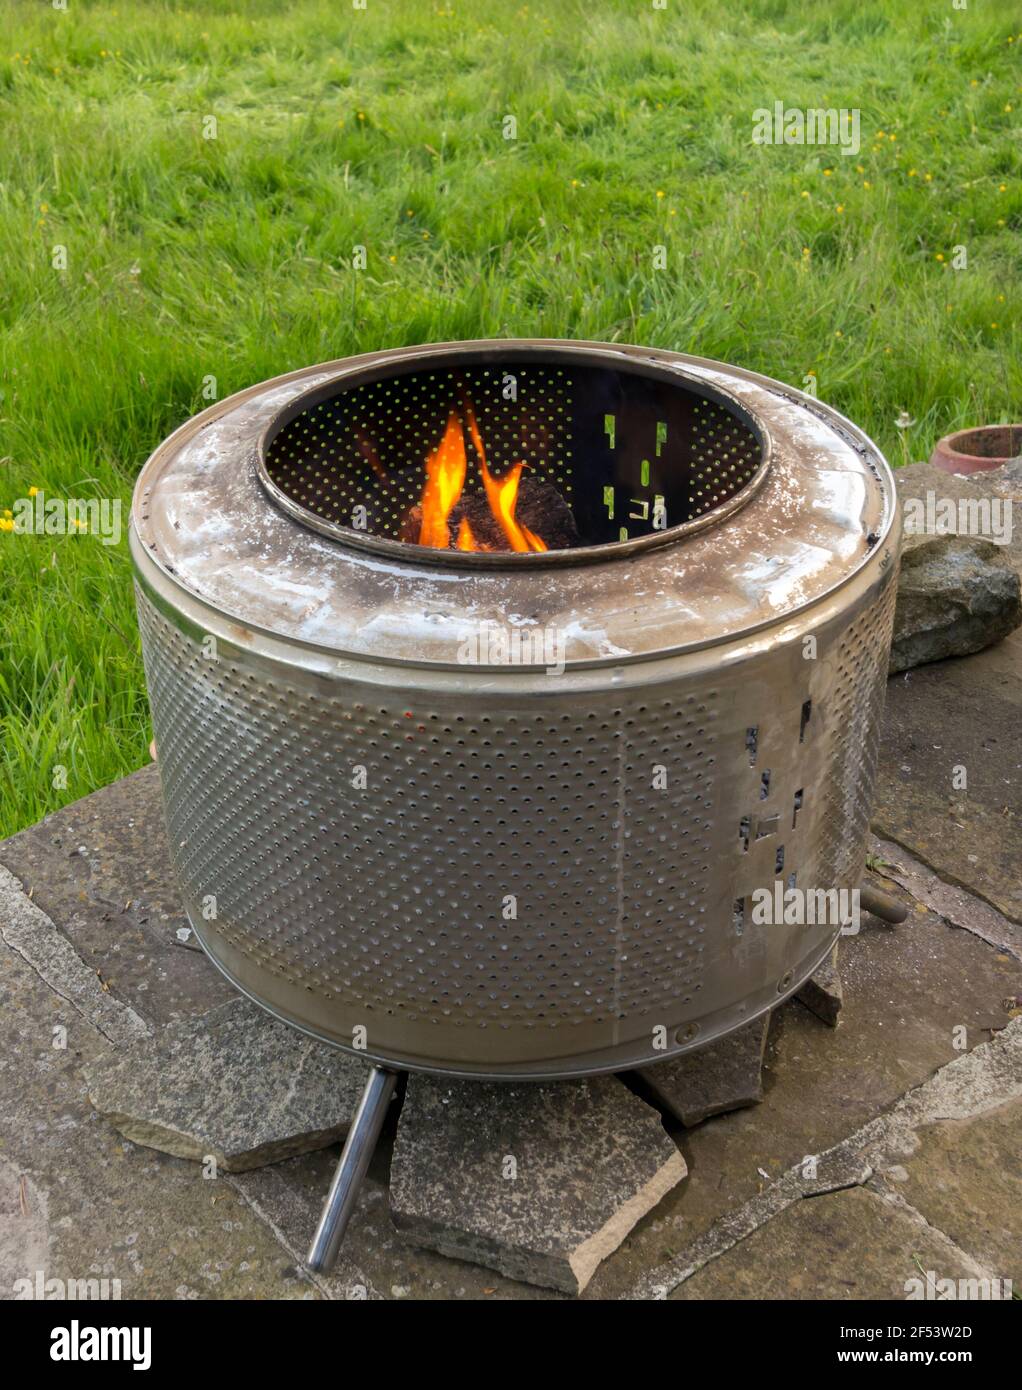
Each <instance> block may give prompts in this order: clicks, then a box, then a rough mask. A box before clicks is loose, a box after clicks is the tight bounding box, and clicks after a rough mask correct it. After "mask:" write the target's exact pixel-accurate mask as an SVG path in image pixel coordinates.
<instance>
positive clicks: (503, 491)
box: [419, 399, 547, 553]
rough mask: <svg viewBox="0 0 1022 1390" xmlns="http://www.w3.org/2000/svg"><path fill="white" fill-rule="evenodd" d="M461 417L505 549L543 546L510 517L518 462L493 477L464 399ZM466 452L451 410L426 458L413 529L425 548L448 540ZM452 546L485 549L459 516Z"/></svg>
mask: <svg viewBox="0 0 1022 1390" xmlns="http://www.w3.org/2000/svg"><path fill="white" fill-rule="evenodd" d="M464 411H465V419H466V421H467V423H468V432H469V434H470V436H471V438H472V443H473V445H474V446H475V451H476V453H477V454H478V456H479V467H480V471H481V472H482V478H483V488H484V489H485V493H486V500H487V502H488V503H489V505H490V511H491V512H492V513H493V517H494V520H495V521H496V522H497V524H498V525H499V527H500V529H501V531H502V532H503V533H504V535H505V537H506V538H507V542H508V544H509V545H510V547H511V549H512V550H514V551H518V552H521V553H524V552H526V551H530V550H531V551H537V550H546V549H547V546H546V544H545V543H544V541H543V540H541V539H540V537H539V536H537V535H535V533H534V532H532V531H530V530H529V528H528V527H527V526H523V525H521V523H520V522H519V521H517V520H516V519H515V507H516V506H517V503H518V488H519V485H520V484H521V480H522V469H523V468H524V467H525V464H524V463H516V464H514V465H513V466H512V467H511V468H509V469H508V471H507V472H506V473H505V474H504V476H503V477H502V478H495V477H494V476H493V474H492V473H491V472H490V470H489V468H488V467H487V466H486V450H485V449H484V447H483V439H482V435H481V434H480V433H479V426H478V424H477V423H476V417H475V411H474V410H473V409H472V404H471V402H470V401H468V400H467V399H466V400H465V402H464ZM466 472H467V455H466V452H465V431H464V429H463V428H462V424H461V419H460V418H459V415H458V412H457V411H456V410H454V409H452V410H451V413H450V415H449V416H448V418H447V428H446V429H445V430H444V436H443V438H442V439H441V441H440V444H439V446H438V447H437V448H436V449H435V450H434V451H433V452H432V453H431V454H428V455H427V456H426V485H425V487H424V488H423V490H422V498H421V503H420V505H421V508H422V525H421V527H420V529H419V544H420V545H428V546H431V547H432V548H433V549H434V550H447V549H448V548H449V546H450V544H451V528H450V521H449V518H450V515H451V512H452V511H453V510H454V508H455V507H456V506H457V504H458V500H459V499H460V497H461V494H462V491H463V489H464V486H465V475H466ZM455 548H456V549H457V550H477V551H478V550H488V549H489V548H490V547H489V546H486V545H482V544H480V542H479V541H477V539H476V537H475V536H474V534H473V532H472V527H471V526H470V525H469V522H468V518H467V517H462V519H461V522H460V524H459V526H458V535H457V539H456V541H455Z"/></svg>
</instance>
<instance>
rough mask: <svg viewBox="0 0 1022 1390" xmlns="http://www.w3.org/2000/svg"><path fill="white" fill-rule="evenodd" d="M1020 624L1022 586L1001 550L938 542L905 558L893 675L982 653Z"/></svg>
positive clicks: (967, 541) (968, 541) (972, 542)
mask: <svg viewBox="0 0 1022 1390" xmlns="http://www.w3.org/2000/svg"><path fill="white" fill-rule="evenodd" d="M1020 623H1022V586H1020V583H1019V576H1018V573H1017V572H1016V571H1015V569H1014V568H1013V567H1012V565H1011V564H1010V563H1009V561H1008V559H1007V558H1006V557H1005V556H1004V555H1003V554H1002V553H1001V550H1000V548H999V547H998V546H996V545H994V544H992V542H990V541H985V540H976V539H973V538H971V537H964V536H937V537H932V538H931V539H929V540H928V541H926V542H925V543H924V544H920V545H916V546H913V547H912V548H910V549H909V550H908V551H907V552H906V553H905V554H904V555H903V556H902V560H901V577H900V579H899V581H898V601H897V607H896V608H895V613H894V639H893V643H892V646H891V663H890V671H891V674H894V673H895V672H897V671H907V670H908V669H909V668H910V667H912V666H921V665H923V663H925V662H928V661H942V660H943V659H944V658H945V657H949V656H967V655H968V654H969V653H970V652H978V651H981V650H982V649H983V648H984V647H988V646H990V645H991V644H992V643H994V642H999V641H1000V640H1001V639H1002V638H1003V637H1007V635H1008V634H1009V633H1010V632H1012V631H1014V629H1015V628H1016V627H1018V625H1019V624H1020Z"/></svg>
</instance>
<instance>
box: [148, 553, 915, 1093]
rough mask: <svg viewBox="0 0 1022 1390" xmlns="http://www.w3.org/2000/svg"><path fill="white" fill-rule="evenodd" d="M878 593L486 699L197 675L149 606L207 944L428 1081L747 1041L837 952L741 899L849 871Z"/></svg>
mask: <svg viewBox="0 0 1022 1390" xmlns="http://www.w3.org/2000/svg"><path fill="white" fill-rule="evenodd" d="M893 579H894V570H893V569H889V570H888V571H887V572H886V573H880V574H879V575H878V576H877V577H876V578H875V580H874V581H873V583H872V585H871V587H869V588H868V589H864V590H863V591H862V592H861V593H860V595H859V597H858V599H857V600H856V608H855V609H854V610H853V611H852V612H851V613H850V612H849V610H848V609H845V610H843V611H842V612H841V613H840V614H838V615H837V616H836V617H834V616H830V617H829V618H828V619H827V620H826V622H825V623H824V624H823V625H822V626H820V625H819V623H818V620H817V623H818V625H817V626H815V627H814V626H813V625H812V624H813V620H811V619H805V620H804V621H803V623H802V624H801V625H793V631H792V633H791V636H790V638H789V640H786V641H783V642H780V643H778V644H776V645H770V646H768V647H767V648H765V649H762V648H761V649H760V650H758V651H757V650H755V648H754V646H752V645H751V644H750V647H749V648H748V655H747V656H746V657H745V658H744V659H739V660H731V661H727V662H724V663H723V664H720V654H719V652H718V654H717V656H716V657H715V658H714V661H715V662H717V663H718V664H717V667H716V669H714V666H713V663H712V662H711V663H707V664H706V665H704V666H702V667H700V668H699V669H695V667H694V666H693V663H692V662H691V661H690V662H688V664H687V665H686V664H683V663H679V662H671V661H670V660H663V661H660V662H656V663H651V664H649V665H648V666H647V667H644V668H643V671H644V673H645V674H644V676H643V677H642V678H641V680H642V681H643V683H642V684H639V683H638V681H635V682H633V683H632V685H631V687H630V688H629V689H628V690H627V691H621V690H613V689H603V690H599V691H595V692H594V691H593V690H592V689H588V690H580V689H579V688H576V686H575V685H573V683H572V681H571V680H570V679H568V680H566V681H557V682H552V681H550V680H549V679H547V678H544V677H543V676H542V674H538V675H537V677H536V679H535V682H534V684H533V685H532V687H531V689H530V690H527V691H523V692H522V694H521V695H518V694H516V695H514V696H505V695H500V694H494V693H492V692H490V693H488V694H486V695H485V697H484V696H483V695H482V694H481V693H480V692H479V691H478V690H477V691H476V692H475V693H466V691H467V687H466V686H465V684H464V676H463V674H462V673H443V674H442V675H441V674H437V673H433V675H432V676H431V681H430V688H429V689H428V690H426V689H423V690H422V691H421V692H417V691H416V689H415V688H414V687H413V686H411V685H409V684H406V682H408V681H409V679H411V680H414V679H415V677H414V676H411V677H410V676H409V673H407V672H405V673H402V678H401V679H402V688H401V689H400V690H399V691H398V690H393V689H386V688H385V687H384V686H382V685H378V684H373V683H370V682H366V683H364V684H360V683H355V682H352V681H345V682H344V683H343V684H342V683H341V682H339V681H336V682H334V681H330V680H327V679H325V678H324V677H322V676H321V675H320V676H316V675H312V674H303V673H301V672H300V671H299V670H298V669H297V668H295V669H294V670H293V671H291V672H288V673H287V676H286V678H285V674H284V669H285V668H282V667H276V668H272V667H270V666H268V665H267V663H266V662H265V661H264V660H263V659H262V658H260V657H257V656H254V655H253V654H252V653H251V652H248V651H245V650H242V649H233V650H232V649H231V647H230V646H229V644H228V643H226V642H224V641H221V642H220V654H219V655H220V659H219V660H218V661H216V662H210V661H209V660H207V659H206V658H205V656H204V654H203V651H202V648H201V646H200V640H199V638H198V637H193V636H191V635H188V634H186V632H184V631H182V630H181V628H180V627H179V626H178V625H177V624H175V623H172V622H170V621H168V620H167V618H166V617H164V616H163V614H162V613H161V612H159V611H158V610H157V608H156V607H155V606H154V605H153V603H152V602H151V601H150V598H149V597H148V596H147V594H146V593H145V592H144V591H143V590H142V589H141V588H139V590H138V605H139V616H140V623H141V630H142V640H143V652H144V657H145V665H146V675H147V679H148V682H149V688H150V692H151V698H152V707H153V716H154V724H155V731H156V741H157V745H158V750H159V767H160V775H161V778H162V781H163V787H164V793H165V798H166V808H167V817H168V829H169V836H170V843H171V848H172V853H173V856H174V860H175V864H176V868H177V870H178V873H179V876H180V880H181V883H182V885H183V889H184V894H185V901H186V906H187V907H188V910H189V914H190V916H191V919H192V921H193V923H194V924H195V928H196V931H197V932H199V933H200V935H201V936H202V939H203V941H204V943H205V945H206V946H207V949H209V951H210V952H211V954H212V955H213V956H214V958H215V959H217V960H218V961H219V963H220V964H221V965H222V966H223V967H224V968H225V969H226V970H227V971H228V973H229V974H231V975H232V977H233V978H234V979H235V980H236V982H237V983H239V984H240V985H241V986H242V987H243V988H246V987H247V988H250V989H251V990H252V992H253V993H257V994H258V995H259V996H260V998H261V999H262V1001H263V1002H265V1003H267V1004H269V1005H270V1006H271V1007H273V1008H275V1009H276V1010H278V1011H279V1012H280V1013H281V1014H283V1015H284V1016H286V1017H288V1018H289V1019H291V1020H292V1021H294V1022H297V1023H299V1024H300V1025H302V1026H305V1027H308V1028H310V1029H311V1030H313V1031H315V1032H317V1033H319V1034H321V1035H323V1036H326V1037H329V1038H331V1039H332V1040H334V1041H338V1042H340V1043H342V1044H348V1045H350V1044H351V1042H352V1037H353V1033H352V1030H353V1029H355V1028H357V1027H360V1026H364V1027H365V1028H366V1029H367V1030H368V1047H367V1052H368V1054H369V1055H371V1056H378V1057H381V1058H383V1059H385V1060H390V1061H393V1062H407V1061H409V1060H410V1061H412V1062H413V1064H416V1065H420V1066H431V1067H432V1068H434V1069H435V1070H438V1071H444V1070H448V1071H455V1072H461V1073H463V1074H468V1073H478V1074H490V1075H523V1076H524V1075H558V1074H561V1075H565V1074H571V1073H574V1072H581V1071H592V1070H597V1069H608V1070H610V1069H620V1068H622V1067H624V1066H629V1065H636V1064H640V1063H642V1062H643V1061H651V1060H656V1058H657V1057H658V1056H660V1055H662V1054H661V1053H660V1052H658V1051H657V1050H655V1048H654V1042H653V1038H654V1029H655V1028H657V1027H658V1026H665V1027H667V1028H668V1030H669V1034H670V1045H671V1047H672V1048H673V1046H674V1044H675V1040H677V1042H681V1041H682V1040H683V1039H684V1040H688V1039H691V1038H692V1037H694V1036H696V1035H698V1037H699V1038H700V1039H701V1040H709V1039H710V1038H712V1037H714V1036H717V1035H718V1034H720V1033H723V1032H725V1031H727V1029H729V1028H731V1027H734V1026H737V1024H739V1023H740V1022H741V1021H743V1019H745V1018H748V1017H752V1016H753V1015H754V1014H755V1013H757V1012H760V1011H762V1010H763V1009H765V1008H767V1007H769V1006H770V1005H771V1003H773V1002H775V1001H776V999H777V996H778V991H781V992H784V991H785V988H786V984H787V983H790V981H791V978H792V973H793V972H794V974H795V975H796V976H797V975H800V974H804V973H807V972H808V970H809V968H810V967H811V966H813V965H814V964H815V963H816V962H817V961H818V960H819V959H821V958H822V956H823V955H824V954H825V953H826V950H827V949H828V947H829V944H830V941H831V940H832V939H833V936H834V928H833V927H832V926H830V927H826V926H818V927H804V926H800V927H784V926H757V925H755V924H754V923H753V921H752V913H751V910H750V909H751V903H750V900H749V896H748V895H749V894H750V893H751V891H752V889H753V888H754V887H759V886H762V885H764V884H767V883H770V882H772V881H773V879H774V878H778V879H780V880H782V882H784V883H788V882H789V880H790V876H791V875H795V876H796V882H797V884H798V885H799V886H805V887H831V886H832V887H836V888H853V887H856V886H857V885H858V883H859V881H860V876H861V873H862V869H863V863H862V860H863V857H864V853H865V850H864V844H865V839H864V833H865V827H866V819H867V815H868V809H869V802H870V797H871V794H872V786H873V779H874V774H875V770H876V728H877V723H878V719H879V712H880V706H881V702H882V698H883V690H884V681H885V678H886V668H887V652H888V647H889V643H890V632H891V624H892V621H893V610H894V596H895V585H894V583H893ZM849 619H851V622H849ZM796 626H797V630H794V629H795V628H796ZM806 632H812V633H813V634H814V635H815V636H816V638H817V643H818V653H817V658H816V659H815V660H806V659H805V658H804V654H803V653H804V649H803V646H802V636H803V634H804V633H806ZM751 731H755V732H754V733H752V732H751ZM360 767H364V768H365V769H366V779H365V780H366V785H365V787H364V789H359V788H358V786H357V785H356V783H357V782H358V781H359V780H360V779H359V773H358V769H359V768H360ZM658 768H662V769H664V771H665V773H666V786H665V787H662V788H660V787H655V786H654V778H655V775H656V769H658ZM659 780H660V781H661V782H662V781H663V774H661V775H660V777H659ZM210 897H213V898H215V904H214V906H215V917H212V918H211V917H210V916H209V899H210ZM509 898H514V899H515V907H514V914H516V915H514V914H512V912H511V910H510V903H509ZM204 907H205V909H206V910H205V911H204ZM764 981H765V983H764Z"/></svg>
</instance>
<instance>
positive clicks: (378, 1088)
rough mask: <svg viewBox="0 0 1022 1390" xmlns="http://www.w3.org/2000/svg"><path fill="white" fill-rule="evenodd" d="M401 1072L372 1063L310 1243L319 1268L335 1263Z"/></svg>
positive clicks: (311, 1262)
mask: <svg viewBox="0 0 1022 1390" xmlns="http://www.w3.org/2000/svg"><path fill="white" fill-rule="evenodd" d="M397 1077H398V1074H397V1072H396V1071H387V1070H386V1068H384V1067H373V1068H372V1069H371V1070H370V1072H369V1079H368V1080H367V1081H366V1087H365V1090H364V1091H363V1092H362V1099H361V1100H360V1101H359V1103H358V1109H357V1110H356V1111H355V1118H354V1119H353V1120H352V1122H351V1128H350V1129H349V1130H348V1137H347V1139H346V1140H345V1141H344V1149H343V1151H342V1153H341V1157H340V1159H339V1160H338V1163H337V1170H336V1172H335V1173H334V1179H333V1182H332V1183H331V1184H330V1191H329V1193H328V1194H327V1199H326V1202H325V1204H324V1206H323V1214H322V1215H321V1216H320V1218H319V1225H318V1226H317V1227H316V1234H315V1235H314V1236H313V1238H312V1244H311V1245H310V1246H309V1253H308V1255H307V1256H306V1258H305V1263H306V1264H307V1265H308V1267H309V1269H314V1270H316V1271H317V1272H321V1271H325V1270H328V1269H331V1268H332V1267H333V1263H334V1260H336V1258H337V1252H338V1250H339V1249H340V1246H341V1241H342V1240H343V1239H344V1233H345V1231H346V1230H347V1229H348V1222H349V1221H350V1220H351V1213H352V1212H353V1211H354V1209H355V1202H356V1199H357V1198H358V1192H359V1188H360V1187H361V1186H362V1179H363V1178H364V1177H365V1175H366V1169H367V1168H368V1167H369V1160H370V1159H371V1158H372V1156H373V1150H374V1149H375V1148H376V1141H377V1140H378V1139H379V1137H380V1130H381V1129H382V1128H383V1121H384V1117H385V1116H386V1114H387V1106H388V1105H389V1104H390V1098H391V1096H392V1095H393V1094H394V1087H395V1085H396V1084H397Z"/></svg>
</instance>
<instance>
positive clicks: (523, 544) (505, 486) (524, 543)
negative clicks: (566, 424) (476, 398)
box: [465, 400, 547, 553]
mask: <svg viewBox="0 0 1022 1390" xmlns="http://www.w3.org/2000/svg"><path fill="white" fill-rule="evenodd" d="M465 418H466V419H467V420H468V432H469V434H470V435H471V436H472V443H473V444H474V445H475V450H476V453H477V454H478V455H479V467H480V469H481V471H482V475H483V487H484V488H485V489H486V500H487V501H488V502H489V504H490V511H491V512H492V513H493V515H494V517H495V518H496V519H497V521H498V522H499V524H500V529H501V530H502V531H503V532H504V535H505V536H506V537H507V539H508V543H509V544H510V546H511V549H512V550H516V551H518V552H520V553H521V552H524V551H529V550H546V548H547V547H546V545H545V544H544V542H543V541H541V540H540V538H539V536H537V535H534V534H533V532H532V531H530V530H529V528H528V527H527V526H522V525H521V524H520V523H519V522H517V521H516V520H515V507H516V506H517V503H518V487H519V484H520V483H521V480H522V469H523V468H524V467H525V464H524V463H516V464H515V465H514V467H513V468H509V469H508V471H507V472H506V473H505V474H504V476H503V478H500V479H497V478H495V477H494V476H493V474H492V473H491V472H490V470H489V468H487V466H486V450H485V449H484V448H483V438H482V435H481V434H480V433H479V426H478V424H477V423H476V413H475V411H474V410H473V409H472V402H471V401H469V400H466V401H465Z"/></svg>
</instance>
